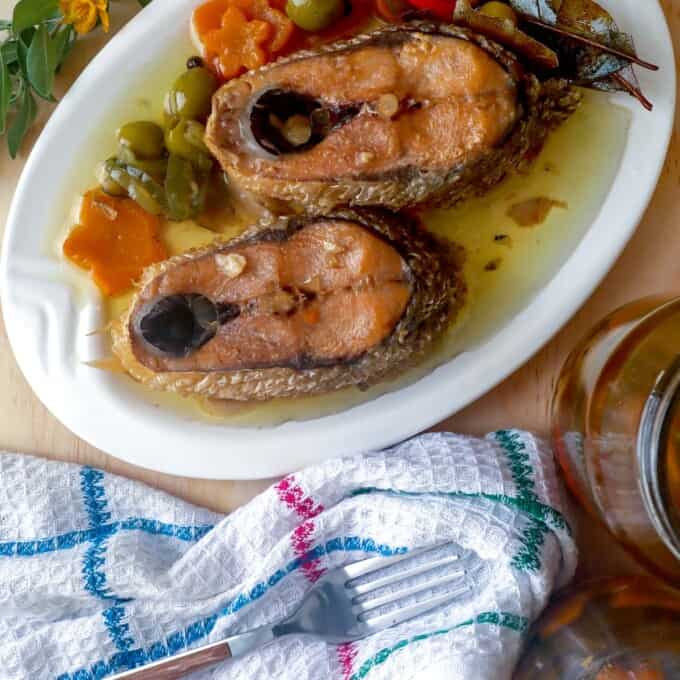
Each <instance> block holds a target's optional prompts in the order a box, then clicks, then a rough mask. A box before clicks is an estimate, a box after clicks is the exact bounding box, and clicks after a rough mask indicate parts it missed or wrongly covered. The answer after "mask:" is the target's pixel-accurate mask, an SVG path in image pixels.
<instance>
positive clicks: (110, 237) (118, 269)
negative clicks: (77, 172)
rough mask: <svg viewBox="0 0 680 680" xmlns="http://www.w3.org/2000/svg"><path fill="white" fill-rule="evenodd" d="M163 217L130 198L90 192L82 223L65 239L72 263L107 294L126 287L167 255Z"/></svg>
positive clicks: (66, 252)
mask: <svg viewBox="0 0 680 680" xmlns="http://www.w3.org/2000/svg"><path fill="white" fill-rule="evenodd" d="M159 230H160V220H159V219H158V218H157V217H156V216H154V215H151V214H149V213H148V212H146V211H145V210H143V209H142V208H141V207H140V206H139V205H138V204H137V203H135V202H134V201H132V200H130V199H129V198H116V197H114V196H109V195H108V194H105V193H104V192H102V191H99V190H93V191H88V192H87V193H86V194H85V196H84V197H83V203H82V207H81V209H80V223H79V224H78V225H77V226H76V227H75V228H74V229H73V231H71V233H70V234H69V236H68V238H67V239H66V241H65V242H64V246H63V252H64V255H66V257H68V258H69V259H70V260H71V261H72V262H74V263H75V264H77V265H78V266H79V267H81V268H83V269H88V270H90V271H91V272H92V278H93V279H94V282H95V283H96V284H97V286H98V287H99V289H100V290H101V291H102V293H104V294H105V295H115V294H117V293H121V292H123V291H124V290H127V289H128V288H130V287H131V286H132V284H133V283H134V282H135V281H136V280H137V279H138V278H139V277H140V275H141V274H142V272H143V271H144V269H145V268H146V267H148V266H149V265H150V264H153V263H154V262H159V261H160V260H164V259H166V258H167V257H168V253H167V251H166V249H165V246H164V245H163V244H162V243H161V240H160V235H159Z"/></svg>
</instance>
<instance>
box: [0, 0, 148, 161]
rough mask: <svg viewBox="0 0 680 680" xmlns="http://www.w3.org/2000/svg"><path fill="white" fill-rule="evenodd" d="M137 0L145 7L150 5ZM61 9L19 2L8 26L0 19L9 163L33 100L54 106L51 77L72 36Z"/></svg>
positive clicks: (1, 120)
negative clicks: (42, 100)
mask: <svg viewBox="0 0 680 680" xmlns="http://www.w3.org/2000/svg"><path fill="white" fill-rule="evenodd" d="M138 1H139V4H140V5H142V6H145V5H148V4H149V2H150V1H151V0H138ZM63 4H64V0H62V2H61V3H60V2H59V0H19V2H17V4H16V5H15V7H14V12H13V15H12V19H11V21H10V20H2V19H0V136H6V137H7V148H8V150H9V155H10V156H11V157H12V158H15V157H16V155H17V153H18V152H19V149H20V147H21V144H22V142H23V140H24V137H25V136H26V133H27V132H28V130H29V129H30V127H31V125H32V124H33V121H34V120H35V117H36V114H37V111H38V104H37V102H36V96H37V97H39V98H40V99H44V100H46V101H48V102H54V101H56V99H55V97H54V79H55V76H56V74H57V73H58V72H59V70H60V68H61V66H62V64H63V63H64V61H65V60H66V58H67V57H68V55H69V53H70V51H71V49H72V48H73V45H74V44H75V42H76V39H77V37H78V32H77V31H76V29H75V28H74V25H73V23H70V22H69V21H67V20H66V18H65V17H64V14H63V12H62V5H63ZM104 11H108V5H107V6H106V10H104ZM107 16H108V15H107ZM99 24H100V21H99V20H97V22H96V25H99Z"/></svg>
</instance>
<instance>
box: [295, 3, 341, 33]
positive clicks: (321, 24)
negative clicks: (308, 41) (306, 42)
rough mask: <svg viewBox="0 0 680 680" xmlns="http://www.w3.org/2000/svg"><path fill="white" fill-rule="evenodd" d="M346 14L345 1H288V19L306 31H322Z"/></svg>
mask: <svg viewBox="0 0 680 680" xmlns="http://www.w3.org/2000/svg"><path fill="white" fill-rule="evenodd" d="M344 13H345V2H344V0H288V2H287V3H286V14H287V15H288V18H289V19H290V20H291V21H292V22H293V23H294V24H296V25H297V26H299V27H300V28H302V29H303V30H305V31H322V30H323V29H324V28H328V27H329V26H330V25H331V24H332V23H333V22H334V21H337V20H338V19H340V18H341V17H342V15H343V14H344Z"/></svg>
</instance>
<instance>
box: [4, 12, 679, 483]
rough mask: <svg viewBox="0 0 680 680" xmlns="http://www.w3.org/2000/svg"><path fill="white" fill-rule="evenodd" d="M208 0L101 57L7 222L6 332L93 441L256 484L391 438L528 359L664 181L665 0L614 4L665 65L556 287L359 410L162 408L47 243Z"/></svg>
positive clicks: (652, 76)
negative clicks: (237, 413) (111, 361)
mask: <svg viewBox="0 0 680 680" xmlns="http://www.w3.org/2000/svg"><path fill="white" fill-rule="evenodd" d="M196 4H198V3H197V0H162V2H161V1H158V2H153V3H151V4H150V5H149V6H148V7H147V8H146V9H145V10H143V11H142V12H140V14H139V15H138V16H137V17H135V19H133V20H132V21H131V22H130V23H129V24H128V25H127V26H126V27H125V28H124V29H123V30H122V31H121V32H120V33H119V34H118V35H117V36H116V37H115V38H114V39H113V40H112V41H111V42H110V43H109V44H108V45H107V46H106V47H105V48H104V49H103V50H102V51H101V52H100V54H99V55H98V56H97V57H96V58H95V59H94V60H93V61H92V62H91V63H90V64H89V66H88V67H87V69H86V70H85V71H84V72H83V74H82V75H81V76H80V78H79V79H78V80H77V82H76V83H75V85H74V86H73V87H72V88H71V89H70V90H69V92H68V93H67V95H66V96H65V97H64V98H63V100H62V102H61V103H60V104H59V106H58V108H57V110H56V111H55V112H54V114H53V115H52V117H51V119H50V121H49V123H48V124H47V125H46V127H45V129H44V131H43V133H42V135H41V136H40V138H39V140H38V142H37V143H36V145H35V147H34V149H33V151H32V153H31V156H30V158H29V160H28V163H27V165H26V168H25V170H24V172H23V175H22V177H21V180H20V182H19V185H18V187H17V190H16V193H15V196H14V202H13V204H12V208H11V212H10V215H9V219H8V222H7V227H6V232H5V238H4V248H3V253H2V262H1V266H0V290H1V293H2V308H3V314H4V318H5V322H6V326H7V332H8V334H9V338H10V341H11V344H12V348H13V350H14V353H15V355H16V358H17V361H18V363H19V366H20V367H21V370H22V371H23V372H24V374H25V376H26V378H27V379H28V382H29V383H30V385H31V387H32V388H33V390H34V391H35V392H36V394H37V395H38V397H39V398H40V399H41V400H42V401H43V402H44V403H45V405H46V406H47V407H48V408H49V409H50V411H51V412H52V413H53V414H54V415H55V416H56V417H57V418H58V419H59V420H61V421H62V422H63V423H64V424H65V425H66V426H67V427H68V428H70V429H71V430H72V431H73V432H74V433H75V434H77V435H78V436H79V437H81V438H83V439H84V440H86V441H88V442H89V443H90V444H92V445H94V446H96V447H98V448H100V449H102V450H104V451H106V452H107V453H110V454H112V455H114V456H117V457H119V458H122V459H124V460H127V461H129V462H131V463H134V464H137V465H141V466H144V467H147V468H152V469H156V470H159V471H162V472H167V473H171V474H177V475H188V476H195V477H206V478H217V479H224V478H230V479H245V478H258V477H267V476H273V475H279V474H282V473H285V472H289V471H291V470H294V469H296V468H299V467H301V466H304V465H308V464H310V463H313V462H315V461H318V460H320V459H322V458H327V457H331V456H337V455H340V454H347V453H353V452H358V451H360V450H365V449H373V448H379V447H383V446H386V445H389V444H392V443H394V442H397V441H399V440H401V439H404V438H406V437H408V436H410V435H413V434H415V433H417V432H419V431H421V430H423V429H426V428H428V427H430V426H432V425H434V424H435V423H437V422H438V421H440V420H442V419H443V418H445V417H447V416H448V415H450V414H452V413H454V412H455V411H457V410H459V409H461V408H463V407H464V406H466V405H467V404H469V403H470V402H472V401H473V400H474V399H476V398H478V397H479V396H480V395H482V394H483V393H484V392H486V391H487V390H489V389H490V388H492V387H493V386H494V385H496V384H497V383H499V382H500V381H501V380H502V379H503V378H505V377H506V376H507V375H509V374H510V373H511V372H512V371H514V370H515V369H516V368H517V367H519V366H520V365H521V364H522V363H523V362H525V361H526V360H527V359H528V358H529V357H531V356H532V355H533V354H534V353H535V352H536V351H537V350H538V349H539V348H540V347H541V346H542V345H543V344H544V343H545V342H547V341H548V340H549V339H550V338H551V336H552V335H553V334H554V333H556V332H557V331H558V330H559V328H560V327H561V326H562V325H563V324H564V323H565V322H566V321H567V320H568V319H569V318H570V317H571V315H572V314H573V313H574V312H575V311H576V310H577V309H578V307H579V306H580V305H581V304H583V302H584V301H585V300H586V299H587V298H588V296H589V295H590V294H591V292H592V291H593V289H594V288H595V287H596V286H597V284H598V283H599V282H600V281H601V280H602V278H603V277H604V276H605V274H606V273H607V272H608V270H609V269H610V267H611V266H612V264H613V263H614V261H615V260H616V258H617V257H618V255H619V254H620V252H621V250H622V249H623V247H624V246H625V244H626V243H627V241H628V240H629V239H630V237H631V235H632V234H633V232H634V230H635V228H636V226H637V224H638V222H639V220H640V218H641V216H642V213H643V211H644V209H645V208H646V206H647V204H648V202H649V200H650V197H651V195H652V192H653V190H654V187H655V185H656V182H657V180H658V177H659V174H660V171H661V168H662V165H663V161H664V158H665V155H666V150H667V147H668V143H669V139H670V134H671V129H672V124H673V116H674V107H675V66H674V58H673V50H672V46H671V40H670V36H669V33H668V28H667V26H666V23H665V19H664V16H663V12H662V10H661V8H660V6H659V5H658V3H657V1H656V0H647V1H646V2H644V3H640V2H638V0H607V1H606V2H604V0H602V4H604V5H605V6H607V7H608V8H610V9H612V11H614V12H615V16H616V19H617V21H618V22H619V23H620V25H621V27H622V28H623V29H624V30H627V31H629V32H630V33H632V34H633V36H634V38H635V41H636V45H637V48H638V51H639V53H640V54H641V55H643V56H644V57H645V58H646V59H648V60H650V61H652V62H655V63H657V64H658V65H659V66H660V71H659V72H658V73H650V72H647V71H642V70H638V76H639V78H640V82H641V85H642V88H643V90H644V91H645V93H646V95H647V96H648V97H649V98H650V99H651V100H652V101H653V102H654V111H653V112H651V113H650V112H647V111H644V110H643V109H642V107H640V106H639V105H638V103H637V102H636V101H634V100H633V99H631V98H629V97H626V96H622V95H616V96H614V99H615V100H616V102H617V103H618V104H620V105H622V106H625V107H627V108H629V110H630V112H631V116H632V118H631V125H630V129H629V134H628V139H627V142H626V145H625V149H624V153H623V158H622V161H621V164H620V167H619V170H618V174H617V176H616V179H615V181H614V183H613V185H612V187H611V190H610V192H609V194H608V195H607V197H606V200H604V202H603V204H602V206H601V209H600V212H599V215H598V217H597V219H595V221H594V222H593V223H592V224H591V225H590V227H589V228H588V229H587V231H586V232H585V234H584V236H583V237H582V239H581V240H580V242H579V243H578V244H577V245H576V246H575V247H574V248H573V250H572V252H571V253H569V254H567V256H566V257H565V259H564V260H563V263H562V266H561V267H559V269H558V270H556V271H555V272H554V273H553V275H552V277H551V278H550V280H549V281H548V283H547V284H546V285H545V286H544V287H543V288H542V289H541V290H540V291H539V292H538V293H537V294H536V295H535V296H534V297H533V298H532V299H530V300H528V301H527V304H526V305H525V306H524V308H523V309H521V311H520V312H519V313H518V314H516V315H515V316H514V317H513V318H512V319H511V320H510V321H508V322H507V323H505V324H504V325H503V327H502V328H500V329H499V330H498V331H497V332H495V333H494V334H493V335H492V336H491V337H488V338H486V339H485V340H484V341H483V342H481V343H479V344H477V345H476V346H475V347H474V348H471V349H470V350H469V351H465V352H463V353H462V354H460V355H459V356H457V357H456V358H455V359H453V360H451V361H449V362H448V363H446V364H445V365H442V366H440V367H439V368H437V369H436V370H434V371H433V372H432V373H431V374H429V375H427V376H426V377H424V378H422V379H420V380H419V381H417V382H415V383H413V384H411V385H409V386H406V387H403V388H401V389H399V390H397V391H394V392H391V393H388V394H385V395H383V396H381V397H378V398H376V399H374V400H372V401H369V402H367V403H363V404H361V405H358V406H355V407H353V408H351V409H348V410H346V411H343V412H340V413H337V414H334V415H329V416H324V417H319V418H316V419H314V420H305V421H294V422H287V423H285V424H283V425H279V426H276V427H264V428H254V427H250V428H247V427H238V428H235V427H228V426H226V425H223V424H219V423H208V422H205V421H200V420H195V419H192V418H190V417H188V416H187V417H182V416H178V415H177V413H175V412H172V411H170V410H165V409H161V408H158V407H156V406H154V404H153V403H152V402H151V401H150V400H148V399H144V398H142V397H141V396H140V395H139V390H137V391H135V390H133V389H132V388H131V387H130V386H128V385H127V384H126V381H125V380H122V379H121V378H120V376H113V375H111V374H109V373H107V372H105V371H98V370H93V369H92V368H91V367H89V366H87V365H85V364H84V361H86V360H88V359H90V358H91V357H93V356H98V355H101V344H102V342H103V340H102V338H101V336H92V335H88V332H89V331H91V330H92V329H93V328H97V327H98V326H99V325H101V314H102V305H101V300H100V299H99V296H98V295H97V294H96V291H95V289H94V287H93V286H91V287H90V288H89V289H88V291H87V292H86V293H84V294H83V293H82V291H78V290H77V289H76V288H74V287H73V285H72V284H71V283H69V281H68V279H67V278H65V277H64V275H63V270H64V263H63V262H60V261H59V259H58V257H57V256H56V255H55V253H54V252H53V250H51V249H50V246H49V242H50V238H53V235H54V229H55V226H54V210H55V206H63V205H64V200H65V194H66V193H67V192H68V190H69V189H68V187H69V184H68V182H69V173H70V171H71V166H72V164H73V163H74V162H75V160H74V159H77V158H79V156H80V155H81V154H82V150H83V149H84V147H85V146H86V145H87V144H89V143H91V140H92V138H93V137H94V136H96V134H98V130H99V129H100V128H101V126H102V125H103V124H104V121H106V120H107V112H108V111H109V110H110V107H111V105H112V102H116V101H117V100H118V99H119V98H121V97H125V96H128V97H129V87H130V85H129V75H128V74H129V73H130V72H131V69H133V68H152V67H153V65H154V64H158V63H159V60H161V61H162V60H163V56H164V55H167V54H168V53H169V50H172V45H173V44H176V43H177V41H179V40H180V39H182V36H185V35H186V32H187V31H188V20H189V16H190V13H191V10H192V8H193V7H194V6H195V5H196Z"/></svg>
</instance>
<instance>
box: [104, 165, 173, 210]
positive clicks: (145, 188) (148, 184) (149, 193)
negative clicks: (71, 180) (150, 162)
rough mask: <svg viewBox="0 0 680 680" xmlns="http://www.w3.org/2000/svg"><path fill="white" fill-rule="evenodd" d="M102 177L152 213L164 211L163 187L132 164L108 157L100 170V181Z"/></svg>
mask: <svg viewBox="0 0 680 680" xmlns="http://www.w3.org/2000/svg"><path fill="white" fill-rule="evenodd" d="M102 179H104V180H105V182H110V183H111V186H112V187H113V186H114V185H117V186H118V187H120V188H121V189H122V190H124V191H125V193H127V195H128V196H129V197H130V198H131V199H132V200H134V201H136V202H137V203H139V205H140V206H141V207H142V208H144V210H146V211H147V212H150V213H151V214H152V215H160V214H162V213H163V212H164V207H165V195H164V193H163V187H162V186H161V185H160V184H159V183H158V182H157V181H156V180H155V179H154V178H153V177H151V176H150V175H149V174H148V173H146V172H144V171H143V170H141V169H139V168H136V167H135V166H134V165H128V164H127V163H123V162H122V161H120V160H119V159H117V158H109V160H107V161H106V162H105V163H104V165H103V167H102V169H101V170H100V183H101V182H102ZM102 188H104V184H102ZM105 190H106V189H105Z"/></svg>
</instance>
